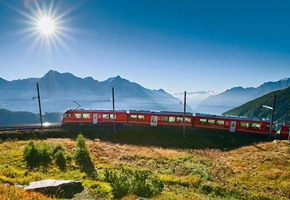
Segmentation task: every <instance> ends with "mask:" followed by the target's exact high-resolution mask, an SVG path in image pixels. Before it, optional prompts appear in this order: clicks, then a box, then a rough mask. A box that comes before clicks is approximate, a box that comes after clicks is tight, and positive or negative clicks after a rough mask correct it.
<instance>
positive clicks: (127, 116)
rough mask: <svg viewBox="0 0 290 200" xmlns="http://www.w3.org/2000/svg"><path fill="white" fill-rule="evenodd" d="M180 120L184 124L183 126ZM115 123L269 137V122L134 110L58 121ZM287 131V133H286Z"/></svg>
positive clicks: (80, 113) (68, 115)
mask: <svg viewBox="0 0 290 200" xmlns="http://www.w3.org/2000/svg"><path fill="white" fill-rule="evenodd" d="M183 120H184V122H183ZM114 121H115V123H116V124H140V125H147V126H183V125H185V126H186V127H192V126H194V127H200V128H212V129H223V130H229V131H230V132H236V131H238V132H249V133H259V134H269V132H270V120H265V119H264V120H263V119H258V118H246V117H234V116H222V115H208V114H199V113H197V114H196V115H195V116H193V114H192V113H186V114H185V117H184V116H183V113H182V112H165V111H161V112H153V111H136V110H129V111H125V110H118V111H115V112H113V111H112V110H86V109H69V110H67V111H66V112H65V113H64V115H63V118H62V121H61V122H62V124H63V125H71V124H75V125H98V124H109V123H113V122H114ZM289 127H290V123H289V124H288V125H286V124H285V125H283V126H282V129H281V132H280V137H281V138H284V139H286V138H287V137H288V133H289ZM287 128H288V129H287ZM272 134H276V131H275V125H274V124H273V127H272Z"/></svg>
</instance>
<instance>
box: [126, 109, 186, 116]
mask: <svg viewBox="0 0 290 200" xmlns="http://www.w3.org/2000/svg"><path fill="white" fill-rule="evenodd" d="M129 113H144V114H147V113H148V114H166V115H183V112H172V111H152V110H129ZM185 115H187V116H188V115H190V116H192V113H190V112H186V113H185Z"/></svg>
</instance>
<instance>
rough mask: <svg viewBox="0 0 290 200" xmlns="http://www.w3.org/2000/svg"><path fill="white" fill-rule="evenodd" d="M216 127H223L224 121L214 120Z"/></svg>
mask: <svg viewBox="0 0 290 200" xmlns="http://www.w3.org/2000/svg"><path fill="white" fill-rule="evenodd" d="M216 125H219V126H223V125H225V121H224V120H216Z"/></svg>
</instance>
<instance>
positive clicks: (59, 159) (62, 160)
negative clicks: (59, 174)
mask: <svg viewBox="0 0 290 200" xmlns="http://www.w3.org/2000/svg"><path fill="white" fill-rule="evenodd" d="M54 159H55V164H56V165H57V166H58V167H59V168H60V169H61V170H65V169H66V162H67V159H66V154H65V151H61V150H58V151H57V152H56V153H55V154H54Z"/></svg>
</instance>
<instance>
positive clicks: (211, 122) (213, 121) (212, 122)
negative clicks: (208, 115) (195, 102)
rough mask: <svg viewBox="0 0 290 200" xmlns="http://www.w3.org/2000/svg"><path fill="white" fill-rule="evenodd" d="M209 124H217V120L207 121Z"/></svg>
mask: <svg viewBox="0 0 290 200" xmlns="http://www.w3.org/2000/svg"><path fill="white" fill-rule="evenodd" d="M207 123H209V124H215V120H214V119H209V120H208V121H207Z"/></svg>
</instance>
